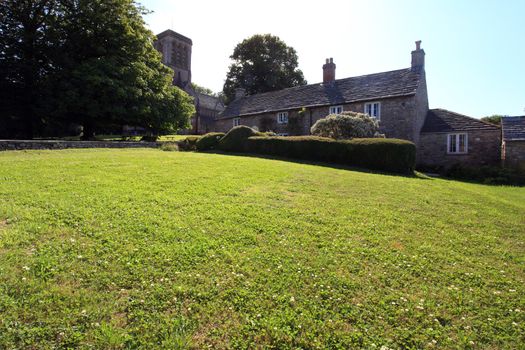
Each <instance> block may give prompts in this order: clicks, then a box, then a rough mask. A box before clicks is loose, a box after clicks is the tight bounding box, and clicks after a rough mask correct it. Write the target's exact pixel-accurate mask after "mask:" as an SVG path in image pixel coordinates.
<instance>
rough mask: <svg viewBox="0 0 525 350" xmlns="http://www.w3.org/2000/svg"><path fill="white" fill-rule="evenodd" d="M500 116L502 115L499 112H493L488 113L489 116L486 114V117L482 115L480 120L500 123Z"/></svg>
mask: <svg viewBox="0 0 525 350" xmlns="http://www.w3.org/2000/svg"><path fill="white" fill-rule="evenodd" d="M502 117H503V116H502V115H500V114H494V115H490V116H487V117H483V118H481V120H483V121H484V122H489V123H492V124H496V125H500V124H501V118H502Z"/></svg>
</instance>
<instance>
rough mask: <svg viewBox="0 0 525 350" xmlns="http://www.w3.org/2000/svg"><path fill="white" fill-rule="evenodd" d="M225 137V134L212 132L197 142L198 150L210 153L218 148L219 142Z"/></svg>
mask: <svg viewBox="0 0 525 350" xmlns="http://www.w3.org/2000/svg"><path fill="white" fill-rule="evenodd" d="M223 136H224V133H223V132H210V133H207V134H206V135H203V136H202V137H201V138H200V139H199V140H198V141H197V150H199V151H208V150H212V149H215V148H217V145H218V144H219V140H220V139H221V138H222V137H223Z"/></svg>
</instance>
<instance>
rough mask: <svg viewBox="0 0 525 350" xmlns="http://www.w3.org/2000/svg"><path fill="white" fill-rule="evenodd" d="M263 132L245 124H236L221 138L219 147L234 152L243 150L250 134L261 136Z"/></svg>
mask: <svg viewBox="0 0 525 350" xmlns="http://www.w3.org/2000/svg"><path fill="white" fill-rule="evenodd" d="M259 135H261V136H262V134H260V133H258V132H257V131H255V130H253V129H252V128H250V127H248V126H244V125H240V126H236V127H234V128H232V129H230V131H228V132H227V133H226V135H224V137H223V138H222V139H220V141H219V144H218V148H219V149H220V150H222V151H233V152H242V151H243V145H244V142H245V141H246V139H247V138H248V137H250V136H259Z"/></svg>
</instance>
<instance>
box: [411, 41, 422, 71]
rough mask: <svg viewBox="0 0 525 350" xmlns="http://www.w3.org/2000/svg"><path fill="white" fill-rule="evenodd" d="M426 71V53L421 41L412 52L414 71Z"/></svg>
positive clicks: (417, 42)
mask: <svg viewBox="0 0 525 350" xmlns="http://www.w3.org/2000/svg"><path fill="white" fill-rule="evenodd" d="M421 69H425V51H424V50H423V49H422V48H421V40H418V41H416V49H415V50H414V51H412V70H421Z"/></svg>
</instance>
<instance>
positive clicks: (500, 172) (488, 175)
mask: <svg viewBox="0 0 525 350" xmlns="http://www.w3.org/2000/svg"><path fill="white" fill-rule="evenodd" d="M441 173H442V175H444V176H446V177H450V178H453V179H459V180H466V181H475V182H481V183H484V184H487V185H514V186H524V185H525V174H523V173H521V174H520V172H519V171H518V170H516V169H511V168H502V167H499V166H487V165H486V166H480V167H471V166H464V165H461V164H455V165H453V166H452V167H450V168H448V169H445V170H444V171H442V172H441Z"/></svg>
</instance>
